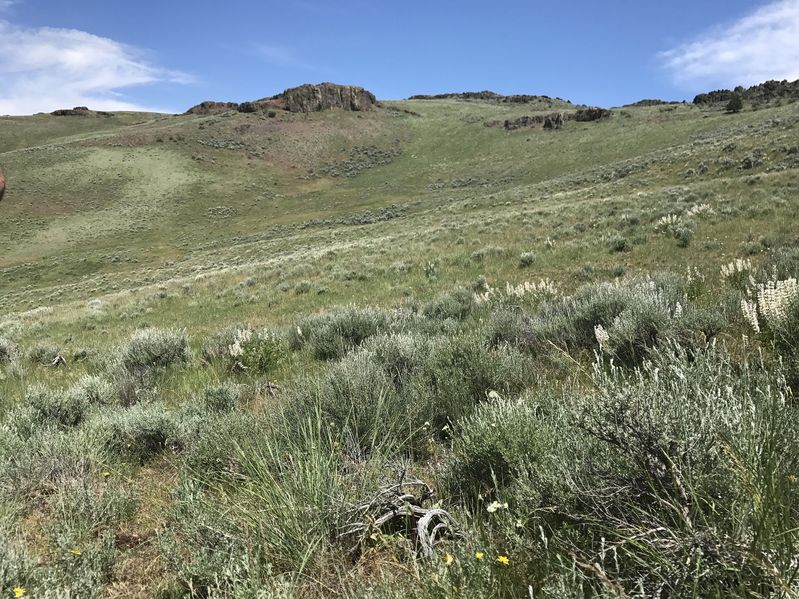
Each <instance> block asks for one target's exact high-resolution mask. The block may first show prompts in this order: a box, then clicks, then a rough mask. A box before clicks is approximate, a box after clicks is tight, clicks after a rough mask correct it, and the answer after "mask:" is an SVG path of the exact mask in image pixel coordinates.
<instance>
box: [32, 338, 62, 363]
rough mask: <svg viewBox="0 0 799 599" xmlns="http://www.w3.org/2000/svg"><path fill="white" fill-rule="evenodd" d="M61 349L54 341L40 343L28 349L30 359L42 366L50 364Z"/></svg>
mask: <svg viewBox="0 0 799 599" xmlns="http://www.w3.org/2000/svg"><path fill="white" fill-rule="evenodd" d="M60 352H61V350H60V349H59V347H58V346H57V345H53V344H52V343H38V344H36V345H34V346H33V347H32V348H30V350H28V355H27V357H28V360H30V361H31V362H34V363H36V364H40V365H42V366H50V364H52V363H53V361H54V360H55V359H56V358H57V357H58V355H59V353H60Z"/></svg>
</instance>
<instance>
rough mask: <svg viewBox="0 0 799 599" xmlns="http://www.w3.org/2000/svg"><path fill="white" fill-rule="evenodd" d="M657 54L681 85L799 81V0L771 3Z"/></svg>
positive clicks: (747, 84) (731, 84)
mask: <svg viewBox="0 0 799 599" xmlns="http://www.w3.org/2000/svg"><path fill="white" fill-rule="evenodd" d="M660 58H661V60H662V61H663V64H664V65H665V67H666V68H667V69H668V70H670V71H671V73H672V75H673V77H674V80H675V82H676V83H677V84H679V85H682V86H685V87H695V86H702V87H705V88H708V89H709V88H711V87H734V86H736V85H745V86H749V85H754V84H756V83H761V82H763V81H766V80H769V79H789V80H791V81H793V80H795V79H799V0H778V1H776V2H771V3H770V4H767V5H765V6H763V7H761V8H759V9H758V10H756V11H754V12H752V13H750V14H749V15H747V16H745V17H743V18H741V19H739V20H738V21H736V22H734V23H732V24H729V25H725V26H723V27H718V28H716V29H714V30H712V31H709V32H707V33H705V34H704V35H701V36H700V37H698V38H697V39H695V40H693V41H690V42H687V43H684V44H681V45H679V46H677V47H676V48H673V49H671V50H669V51H667V52H663V53H661V54H660Z"/></svg>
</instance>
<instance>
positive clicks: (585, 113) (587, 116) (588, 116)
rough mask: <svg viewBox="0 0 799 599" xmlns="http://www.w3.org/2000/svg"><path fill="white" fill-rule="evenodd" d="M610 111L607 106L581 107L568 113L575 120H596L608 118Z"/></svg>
mask: <svg viewBox="0 0 799 599" xmlns="http://www.w3.org/2000/svg"><path fill="white" fill-rule="evenodd" d="M611 114H612V113H611V112H610V110H608V109H607V108H582V109H580V110H578V111H577V112H575V113H574V115H570V116H571V117H572V118H573V119H574V120H575V121H580V122H586V121H598V120H599V119H606V118H609V117H610V115H611Z"/></svg>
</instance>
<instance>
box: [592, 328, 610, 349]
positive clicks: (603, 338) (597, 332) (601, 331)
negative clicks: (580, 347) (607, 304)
mask: <svg viewBox="0 0 799 599" xmlns="http://www.w3.org/2000/svg"><path fill="white" fill-rule="evenodd" d="M594 337H596V341H597V343H599V349H600V350H602V349H604V347H605V345H606V344H607V342H608V341H610V335H609V334H608V332H607V331H606V330H605V327H603V326H602V325H601V324H598V325H596V326H595V327H594Z"/></svg>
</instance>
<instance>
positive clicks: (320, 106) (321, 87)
mask: <svg viewBox="0 0 799 599" xmlns="http://www.w3.org/2000/svg"><path fill="white" fill-rule="evenodd" d="M377 106H379V103H378V102H377V98H375V96H374V94H373V93H372V92H370V91H368V90H365V89H364V88H362V87H357V86H355V85H337V84H335V83H320V84H318V85H311V84H305V85H300V86H299V87H292V88H290V89H287V90H286V91H284V92H283V93H281V94H277V95H276V96H272V97H270V98H263V99H261V100H254V101H252V102H242V103H240V104H239V103H236V102H202V103H200V104H197V106H193V107H192V108H190V109H189V110H188V111H187V114H201V115H208V114H220V113H223V112H228V111H231V110H235V111H238V112H267V113H269V115H270V116H274V112H275V111H276V110H285V111H288V112H298V113H309V112H319V111H322V110H331V109H333V108H339V109H341V110H349V111H353V112H360V111H364V110H372V109H374V108H375V107H377Z"/></svg>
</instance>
